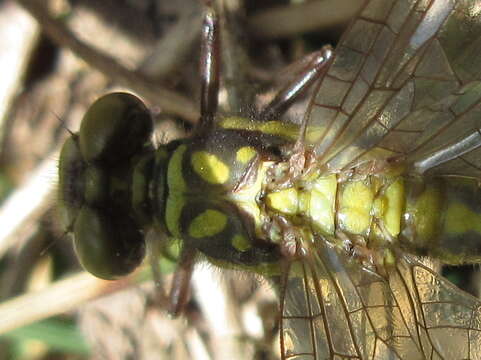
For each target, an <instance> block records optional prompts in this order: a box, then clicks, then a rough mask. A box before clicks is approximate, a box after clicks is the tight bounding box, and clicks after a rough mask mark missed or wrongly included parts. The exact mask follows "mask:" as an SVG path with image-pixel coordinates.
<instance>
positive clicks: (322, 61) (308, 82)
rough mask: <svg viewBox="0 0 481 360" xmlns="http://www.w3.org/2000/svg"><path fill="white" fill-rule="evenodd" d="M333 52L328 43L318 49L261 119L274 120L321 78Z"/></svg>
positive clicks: (265, 110) (270, 104)
mask: <svg viewBox="0 0 481 360" xmlns="http://www.w3.org/2000/svg"><path fill="white" fill-rule="evenodd" d="M332 54H333V50H332V47H331V46H330V45H326V46H324V47H323V48H322V49H321V50H319V51H317V52H316V53H315V54H314V56H313V59H312V60H311V61H310V62H309V63H308V64H307V66H306V68H305V69H304V70H303V71H301V72H300V74H299V75H298V76H296V77H295V78H294V79H293V80H292V81H291V82H289V83H288V84H286V85H285V86H284V87H283V88H282V89H281V90H280V91H279V93H278V94H277V95H276V96H275V97H274V99H272V101H271V102H270V103H269V104H267V105H266V107H265V108H264V109H263V110H262V111H261V113H260V117H261V119H263V120H272V119H277V118H278V117H279V116H280V115H282V114H283V113H284V112H285V111H286V110H287V109H288V108H289V107H290V106H291V105H292V104H293V103H294V101H296V100H297V99H298V97H299V96H300V95H302V94H304V92H305V91H306V90H307V89H308V88H309V87H311V86H312V85H313V84H314V82H315V81H316V80H317V79H319V77H320V76H321V74H322V73H323V70H324V69H325V68H326V65H327V64H328V63H329V62H330V60H331V59H332Z"/></svg>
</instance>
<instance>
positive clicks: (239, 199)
mask: <svg viewBox="0 0 481 360" xmlns="http://www.w3.org/2000/svg"><path fill="white" fill-rule="evenodd" d="M271 165H272V162H269V161H266V162H264V163H262V164H261V165H260V167H259V169H258V171H257V179H256V181H255V182H254V183H253V184H251V185H249V186H243V187H241V189H240V190H238V191H236V192H231V193H228V194H227V198H228V200H230V201H232V202H233V203H234V204H236V206H238V207H239V208H240V209H241V210H243V211H245V212H246V213H247V214H249V215H250V216H251V218H252V219H253V220H254V224H255V232H256V235H257V236H259V237H261V236H262V234H263V233H262V229H261V226H262V219H261V211H260V209H259V206H258V204H257V200H256V199H257V196H258V195H259V193H260V192H261V190H262V182H263V180H264V178H265V174H266V170H267V168H268V167H269V166H271Z"/></svg>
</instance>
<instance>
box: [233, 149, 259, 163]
mask: <svg viewBox="0 0 481 360" xmlns="http://www.w3.org/2000/svg"><path fill="white" fill-rule="evenodd" d="M256 154H257V152H256V151H255V149H254V148H253V147H252V146H243V147H241V148H240V149H239V150H237V153H236V160H237V161H238V162H240V163H242V164H247V163H248V162H249V161H251V160H252V158H253V157H254V156H256Z"/></svg>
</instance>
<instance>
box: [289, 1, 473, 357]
mask: <svg viewBox="0 0 481 360" xmlns="http://www.w3.org/2000/svg"><path fill="white" fill-rule="evenodd" d="M480 48H481V1H479V0H475V1H473V0H367V1H366V2H365V4H364V6H363V7H362V9H361V12H360V13H359V15H358V16H357V17H356V18H355V19H354V20H353V22H352V23H351V25H350V27H349V28H348V30H347V31H346V33H345V34H344V35H343V37H342V38H341V40H340V42H339V44H338V46H337V49H336V52H335V56H334V59H333V61H332V63H331V64H330V65H329V68H328V69H327V71H326V73H325V74H324V76H323V78H322V79H321V81H320V83H319V85H318V89H317V92H316V95H315V96H314V97H313V99H312V100H311V103H310V110H309V114H308V117H307V120H306V121H308V124H307V125H308V126H307V140H308V142H309V143H310V144H312V145H313V147H314V150H315V152H316V154H317V156H318V159H319V162H320V163H321V164H325V165H327V167H326V168H328V169H331V170H332V171H334V172H336V171H342V170H343V169H346V168H348V167H351V166H354V165H355V164H357V163H359V162H362V161H366V160H372V159H386V158H388V157H392V156H396V157H401V158H402V159H404V161H405V162H406V163H407V164H408V165H411V166H412V169H411V170H412V171H416V172H418V173H424V174H458V175H467V176H474V177H477V178H479V179H481V147H480V144H481V131H480V129H481V66H480V65H481V51H479V49H480ZM307 250H308V251H307V255H306V256H305V257H303V258H302V259H300V260H297V261H295V262H293V263H292V264H291V265H290V269H289V271H288V272H287V273H286V274H285V278H284V282H283V285H282V289H284V290H283V291H284V293H283V294H281V309H282V321H281V324H282V327H281V335H282V336H281V339H282V340H281V344H282V346H281V347H282V358H283V359H323V360H324V359H329V360H331V359H332V360H334V359H359V360H361V359H362V360H374V359H383V360H384V359H401V360H407V359H409V360H416V359H445V360H448V359H450V360H451V359H468V360H474V359H480V358H481V318H480V310H481V305H480V304H481V303H480V302H479V301H478V300H477V299H475V298H473V297H471V296H469V295H466V294H464V293H462V292H460V291H459V290H457V289H456V288H455V287H454V286H452V285H451V284H450V283H449V282H447V281H445V280H444V279H442V278H441V277H439V276H438V275H436V274H435V273H434V272H433V271H431V270H430V269H429V268H428V267H426V266H424V265H422V264H421V263H420V262H418V261H417V260H416V259H414V258H412V257H407V256H405V255H401V254H398V255H397V263H396V267H395V268H393V269H391V270H389V271H388V274H385V275H384V276H382V275H380V274H378V273H377V272H376V270H375V269H374V268H373V269H367V268H365V267H363V266H362V265H361V264H360V263H359V262H357V260H356V259H352V258H350V257H349V256H348V255H347V254H346V253H344V252H343V250H341V249H339V248H336V247H333V246H332V244H331V243H330V242H329V241H326V240H325V239H322V238H321V239H318V243H317V244H311V245H310V246H309V249H307Z"/></svg>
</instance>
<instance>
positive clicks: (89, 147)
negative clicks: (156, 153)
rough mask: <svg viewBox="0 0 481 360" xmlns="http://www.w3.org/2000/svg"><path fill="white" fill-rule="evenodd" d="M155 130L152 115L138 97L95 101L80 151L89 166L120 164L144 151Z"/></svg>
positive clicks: (86, 119) (113, 95) (117, 96)
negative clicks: (90, 164) (95, 164)
mask: <svg viewBox="0 0 481 360" xmlns="http://www.w3.org/2000/svg"><path fill="white" fill-rule="evenodd" d="M152 129H153V124H152V118H151V116H150V112H149V110H148V109H147V108H146V106H145V105H144V103H143V102H142V101H141V100H140V99H139V98H138V97H136V96H134V95H131V94H127V93H111V94H107V95H105V96H102V97H101V98H99V99H98V100H97V101H95V102H94V103H93V104H92V105H91V106H90V108H89V109H88V110H87V112H86V114H85V115H84V118H83V119H82V124H81V126H80V132H79V146H80V151H81V152H82V155H83V158H84V160H85V161H87V162H93V163H101V164H111V165H113V164H119V163H122V162H124V161H125V160H127V159H129V158H131V157H132V156H134V155H135V154H137V153H138V152H139V151H140V150H141V149H142V147H143V145H144V144H145V143H146V142H147V141H149V139H150V136H151V134H152Z"/></svg>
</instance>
